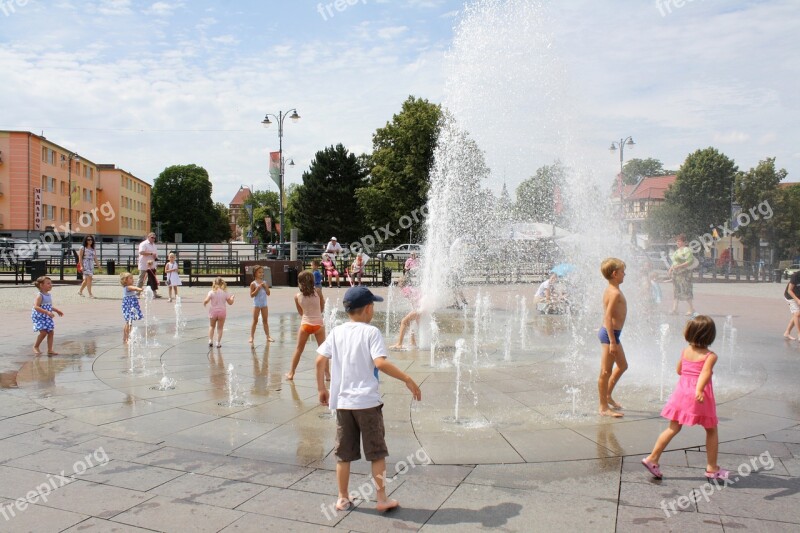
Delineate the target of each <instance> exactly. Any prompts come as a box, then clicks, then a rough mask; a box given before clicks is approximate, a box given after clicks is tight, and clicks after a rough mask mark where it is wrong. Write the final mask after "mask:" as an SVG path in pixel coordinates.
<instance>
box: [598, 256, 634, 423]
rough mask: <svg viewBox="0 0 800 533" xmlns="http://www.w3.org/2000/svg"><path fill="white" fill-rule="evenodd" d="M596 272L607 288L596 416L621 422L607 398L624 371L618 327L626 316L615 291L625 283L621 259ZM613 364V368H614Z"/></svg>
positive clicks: (620, 296)
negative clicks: (598, 402)
mask: <svg viewBox="0 0 800 533" xmlns="http://www.w3.org/2000/svg"><path fill="white" fill-rule="evenodd" d="M600 272H601V273H602V274H603V277H604V278H606V279H607V280H608V287H606V290H605V292H604V293H603V325H602V327H601V328H600V331H598V332H597V337H598V338H599V339H600V346H601V349H602V351H601V356H600V377H599V378H598V380H597V391H598V393H599V396H600V409H599V411H600V415H601V416H610V417H613V418H621V417H622V413H618V412H617V411H615V409H622V406H621V405H620V404H618V403H617V402H615V401H614V400H613V399H612V398H611V393H612V392H613V391H614V387H615V386H616V385H617V382H618V381H619V378H620V377H622V374H623V373H624V372H625V371H626V370H627V369H628V361H627V360H626V359H625V350H624V349H623V348H622V344H620V342H619V338H620V336H621V334H622V326H624V325H625V317H626V316H627V314H628V302H627V301H626V300H625V296H624V295H623V294H622V291H621V290H620V289H619V286H620V284H621V283H622V282H623V280H624V279H625V263H624V262H623V261H622V260H621V259H617V258H615V257H609V258H608V259H606V260H605V261H603V263H602V264H601V265H600ZM614 364H616V365H617V366H616V368H614Z"/></svg>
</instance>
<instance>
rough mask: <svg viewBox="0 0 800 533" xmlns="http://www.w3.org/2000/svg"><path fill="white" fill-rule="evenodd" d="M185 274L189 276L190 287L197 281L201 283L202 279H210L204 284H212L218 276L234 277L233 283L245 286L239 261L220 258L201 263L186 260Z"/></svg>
mask: <svg viewBox="0 0 800 533" xmlns="http://www.w3.org/2000/svg"><path fill="white" fill-rule="evenodd" d="M187 263H188V264H187ZM183 275H184V276H185V277H186V278H187V280H188V282H189V283H188V284H189V286H190V287H192V286H194V284H195V283H197V284H198V285H199V284H200V281H201V280H209V281H207V282H205V283H203V284H204V285H205V284H206V283H208V284H209V285H210V284H211V283H213V280H215V279H216V278H217V277H221V278H223V279H225V280H226V281H229V280H230V278H234V281H233V282H231V284H237V285H242V286H244V276H242V272H241V268H240V265H239V261H236V262H233V261H225V260H219V261H202V262H200V263H193V262H189V261H185V262H184V265H183Z"/></svg>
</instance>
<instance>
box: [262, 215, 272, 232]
mask: <svg viewBox="0 0 800 533" xmlns="http://www.w3.org/2000/svg"><path fill="white" fill-rule="evenodd" d="M264 224H265V225H266V226H267V233H272V217H264Z"/></svg>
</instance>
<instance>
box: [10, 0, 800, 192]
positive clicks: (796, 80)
mask: <svg viewBox="0 0 800 533" xmlns="http://www.w3.org/2000/svg"><path fill="white" fill-rule="evenodd" d="M508 2H511V3H515V4H529V5H530V6H532V8H531V9H530V10H527V11H526V10H524V9H523V10H522V11H519V10H518V11H516V12H517V13H520V12H522V13H526V14H527V15H526V16H525V17H517V18H518V19H519V18H522V19H524V20H508V21H505V22H504V21H503V20H502V19H500V20H498V19H494V18H492V17H491V16H486V13H491V12H492V10H493V9H495V10H496V9H497V8H498V6H501V5H504V4H508ZM337 5H338V7H337ZM476 6H477V7H479V8H480V9H476ZM466 19H469V24H466V23H465V20H466ZM484 20H485V24H484V23H483V21H484ZM797 35H800V10H798V9H797V4H796V2H795V1H794V0H774V1H757V0H749V1H745V0H741V1H739V0H725V1H723V0H641V1H639V0H613V1H612V0H561V1H541V2H534V1H533V0H531V1H530V2H525V0H505V1H504V0H480V1H479V2H473V1H470V2H463V1H455V0H340V1H339V3H338V4H337V3H336V2H334V1H333V0H331V1H326V2H314V1H305V0H266V1H254V0H253V1H251V0H241V1H233V0H227V1H226V0H217V1H207V0H165V1H157V2H153V1H152V0H149V1H138V0H87V1H78V0H53V1H45V0H41V1H37V0H0V72H2V77H1V78H0V102H1V104H0V129H10V130H25V131H32V132H34V133H37V134H42V133H43V134H44V135H45V136H46V137H47V138H48V139H50V140H52V141H53V142H55V143H57V144H59V145H61V146H64V147H66V148H68V149H71V150H73V151H75V152H77V153H78V154H79V155H81V156H82V157H84V158H87V159H89V160H91V161H93V162H95V163H114V164H116V165H117V166H118V167H120V168H123V169H125V170H127V171H129V172H131V173H132V174H134V175H135V176H137V177H139V178H141V179H143V180H145V181H147V182H149V183H152V182H153V180H154V179H155V178H156V177H157V176H158V174H159V173H160V172H161V171H162V170H163V169H164V168H165V167H167V166H170V165H177V164H190V163H194V164H197V165H200V166H203V167H204V168H206V169H207V170H208V172H209V174H210V176H211V180H212V183H213V187H214V192H213V196H214V200H215V201H219V202H223V203H225V204H227V203H229V202H230V200H231V199H232V198H233V196H234V195H235V193H236V191H237V190H238V189H239V187H240V186H242V185H247V186H254V187H255V188H256V189H259V190H263V189H267V190H273V191H277V187H276V186H275V184H274V183H273V182H272V181H271V180H270V179H269V175H268V162H269V159H268V154H269V152H270V151H276V150H277V149H278V128H277V126H276V125H274V124H273V126H272V127H271V128H268V129H265V128H263V127H262V125H261V121H262V120H263V118H264V116H265V114H267V113H272V114H278V113H280V112H284V111H290V110H292V109H295V108H296V109H297V111H298V113H299V114H300V116H301V117H302V118H301V120H300V121H298V122H297V123H294V122H292V121H289V120H287V121H286V122H285V127H284V136H283V148H284V155H285V157H286V158H287V159H289V158H291V159H293V160H294V162H295V163H296V166H294V167H287V170H286V182H287V185H288V184H291V183H299V182H301V175H302V173H303V171H304V170H306V169H308V166H309V165H310V163H311V161H312V159H313V158H314V155H315V153H316V152H317V151H319V150H322V149H324V148H325V147H328V146H331V145H335V144H338V143H342V144H343V145H344V146H345V147H346V148H348V149H349V150H351V151H352V152H354V153H356V154H361V153H364V152H370V151H371V150H372V136H373V134H374V133H375V130H376V129H377V128H379V127H382V126H384V125H385V124H386V122H387V121H390V120H391V119H392V116H393V115H394V114H395V113H397V112H399V111H400V108H401V106H402V103H403V101H404V100H405V99H406V98H408V96H409V95H414V96H416V97H420V98H425V99H427V100H429V101H431V102H434V103H444V104H445V105H448V106H449V105H452V106H453V107H454V108H459V106H461V108H462V109H461V111H463V112H465V113H467V114H469V113H472V117H473V119H472V120H471V121H467V122H468V124H469V127H470V131H471V133H472V134H473V136H474V138H475V139H476V140H477V141H478V143H479V145H481V146H482V147H483V146H484V145H485V147H486V150H487V162H488V164H489V166H490V168H491V169H492V172H493V173H495V174H498V175H499V174H502V177H503V178H502V180H500V181H498V182H497V183H500V182H502V181H503V180H504V181H506V182H507V185H508V186H509V189H510V190H512V191H513V189H514V188H516V186H517V185H518V184H519V182H521V181H522V180H523V179H525V178H526V177H528V176H530V175H532V174H533V173H534V171H535V169H536V166H537V165H544V164H549V163H551V162H552V160H553V158H554V157H555V153H554V152H555V151H554V150H551V149H550V148H551V147H550V145H549V143H548V142H547V141H548V139H549V138H550V137H551V136H552V135H555V134H558V135H562V134H563V131H562V130H563V129H569V130H570V135H569V137H570V150H571V151H572V152H573V153H576V154H579V156H580V158H581V160H582V161H584V163H585V164H586V165H588V166H590V167H592V169H593V171H594V172H595V173H598V174H600V175H601V176H608V181H609V183H610V182H611V180H612V179H613V176H614V175H615V173H616V172H617V171H618V169H619V155H618V153H616V154H611V153H609V151H608V146H609V145H610V143H611V141H613V140H619V139H621V138H625V137H627V136H632V137H633V138H634V140H635V142H636V146H635V148H634V149H632V150H630V149H626V151H625V154H624V155H625V159H626V160H627V159H630V158H632V157H640V158H647V157H653V158H656V159H659V160H661V161H662V162H663V163H664V165H665V167H666V168H670V169H676V168H678V167H679V166H680V164H681V163H682V162H683V160H684V159H685V158H686V156H687V155H688V154H689V153H691V152H693V151H695V150H697V149H701V148H706V147H708V146H714V147H716V148H717V149H719V150H720V151H722V152H723V153H725V154H726V155H727V156H729V157H731V158H732V159H734V160H735V162H736V163H737V164H738V165H739V168H740V169H742V170H746V169H749V168H751V167H753V166H755V165H756V164H758V162H759V161H760V160H763V159H765V158H767V157H775V158H776V164H777V166H778V167H779V168H785V169H786V170H787V171H789V177H788V180H789V181H800V142H799V141H800V134H798V131H800V129H799V128H798V123H800V91H798V90H797V88H798V87H800V39H798V38H797ZM473 40H474V42H475V43H476V45H475V46H474V47H473V46H472V42H473ZM514 43H517V44H518V43H524V50H522V51H521V50H520V49H519V47H517V48H515V47H514ZM488 44H491V45H492V46H494V50H493V52H492V54H497V53H501V54H502V53H503V51H504V50H509V51H510V52H509V56H508V57H506V58H504V59H498V58H497V56H496V55H495V56H493V55H492V54H487V55H486V56H485V57H484V58H483V60H482V57H481V55H480V54H481V53H483V52H482V50H484V49H485V45H488ZM512 53H513V55H511V54H512ZM469 54H474V55H475V57H472V58H469V59H467V58H465V56H467V55H469ZM518 65H519V66H520V68H516V67H517V66H518ZM526 65H533V66H535V68H525V66H526ZM498 67H502V68H498ZM482 78H486V80H488V81H486V82H485V83H484V82H483V81H482ZM506 78H508V79H506ZM550 79H557V80H558V82H557V83H544V82H543V80H550ZM454 80H458V83H457V84H456V83H454ZM473 82H474V83H475V84H476V85H478V84H480V87H479V88H480V90H475V91H473V90H472V87H470V86H469V84H470V83H473ZM458 84H460V85H459V87H457V88H455V89H454V85H458ZM526 88H529V90H526ZM459 91H460V92H461V94H462V97H459ZM548 91H551V92H557V93H558V95H557V96H558V98H557V100H558V104H557V105H556V104H555V103H554V102H555V100H554V99H552V98H550V97H549V96H548V97H545V96H544V95H547V94H548ZM465 95H477V96H476V97H473V98H468V97H465ZM551 96H552V95H551ZM526 100H530V101H536V102H538V104H539V106H538V108H537V107H536V106H533V107H530V108H529V107H528V106H526V105H524V104H525V102H526ZM498 102H504V103H505V104H509V103H513V104H514V106H515V107H514V108H516V109H519V110H520V112H519V113H517V114H516V116H513V115H514V113H513V112H509V111H508V109H513V108H510V107H508V105H507V107H506V109H505V111H504V112H502V113H498V112H495V110H496V105H497V103H498ZM551 104H552V105H551ZM537 109H538V111H531V110H537ZM562 114H564V115H567V114H568V115H569V121H567V122H565V123H564V124H559V122H558V120H557V118H558V116H560V115H562ZM554 132H555V133H554ZM520 139H522V141H524V142H522V141H520ZM506 142H507V143H509V144H514V143H517V144H518V145H519V150H528V151H529V153H530V155H531V156H530V157H529V158H527V159H526V160H525V162H524V163H522V160H520V159H517V158H515V157H509V156H501V155H500V154H501V153H502V152H501V151H499V150H496V149H494V147H495V145H499V144H501V143H506Z"/></svg>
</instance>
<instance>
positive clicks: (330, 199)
mask: <svg viewBox="0 0 800 533" xmlns="http://www.w3.org/2000/svg"><path fill="white" fill-rule="evenodd" d="M367 172H368V171H367V169H365V168H364V167H363V166H362V160H360V159H359V158H358V157H356V156H355V155H354V154H352V153H350V151H348V150H347V149H346V148H345V147H344V146H343V145H342V144H337V145H336V146H331V147H328V148H325V149H324V150H321V151H319V152H317V154H316V156H315V157H314V160H313V161H312V162H311V166H310V167H309V169H308V171H306V172H304V173H303V176H302V180H303V184H302V185H299V186H298V187H297V192H296V193H294V194H293V196H292V198H291V200H292V204H291V209H290V210H289V213H290V214H291V219H292V220H291V221H292V224H294V226H295V227H296V228H297V229H298V230H299V231H300V236H301V239H303V240H308V241H325V240H327V239H329V238H330V237H331V235H335V236H336V237H337V238H338V239H339V241H340V242H342V243H347V242H351V241H356V240H358V239H360V238H361V237H362V236H363V235H364V231H365V228H364V215H363V213H362V212H361V209H360V207H359V204H358V202H357V201H356V196H355V195H356V190H357V189H358V188H360V187H363V186H364V183H365V179H366V176H367Z"/></svg>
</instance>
